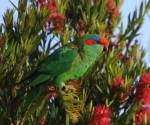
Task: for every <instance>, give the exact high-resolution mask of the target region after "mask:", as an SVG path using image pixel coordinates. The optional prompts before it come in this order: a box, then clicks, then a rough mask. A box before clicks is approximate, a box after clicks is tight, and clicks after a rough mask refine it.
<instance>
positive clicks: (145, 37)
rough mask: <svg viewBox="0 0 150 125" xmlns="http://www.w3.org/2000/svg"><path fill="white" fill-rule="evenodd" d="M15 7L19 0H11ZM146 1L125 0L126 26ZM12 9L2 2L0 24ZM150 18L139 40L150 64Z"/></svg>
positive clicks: (124, 14) (0, 3)
mask: <svg viewBox="0 0 150 125" xmlns="http://www.w3.org/2000/svg"><path fill="white" fill-rule="evenodd" d="M11 1H12V2H13V3H14V4H15V5H17V2H18V0H11ZM142 1H144V0H124V3H123V6H122V8H121V11H122V17H123V19H122V21H123V22H124V24H125V25H126V23H127V16H128V14H129V13H130V12H132V11H133V10H134V9H135V8H138V7H139V5H140V3H141V2H142ZM10 7H12V5H11V4H10V2H9V0H0V23H1V22H2V15H3V14H4V12H5V10H6V9H7V8H10ZM149 28H150V18H148V16H146V17H145V22H144V25H143V27H142V28H141V30H140V33H141V35H140V36H139V40H140V41H141V45H142V46H143V47H144V49H145V50H146V52H147V54H146V58H145V61H146V62H148V60H149V59H150V58H148V57H150V51H148V50H149V49H150V31H149Z"/></svg>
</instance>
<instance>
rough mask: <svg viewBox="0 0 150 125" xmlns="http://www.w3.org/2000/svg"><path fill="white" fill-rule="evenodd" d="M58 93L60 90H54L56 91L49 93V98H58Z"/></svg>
mask: <svg viewBox="0 0 150 125" xmlns="http://www.w3.org/2000/svg"><path fill="white" fill-rule="evenodd" d="M58 95H59V92H58V91H54V92H52V93H50V94H49V99H51V98H52V97H54V98H57V97H58Z"/></svg>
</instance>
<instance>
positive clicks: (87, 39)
mask: <svg viewBox="0 0 150 125" xmlns="http://www.w3.org/2000/svg"><path fill="white" fill-rule="evenodd" d="M81 40H82V41H83V42H84V44H86V45H95V44H99V45H102V46H107V45H109V41H108V40H107V39H105V38H102V37H101V36H100V35H99V34H87V35H84V36H83V37H82V38H81Z"/></svg>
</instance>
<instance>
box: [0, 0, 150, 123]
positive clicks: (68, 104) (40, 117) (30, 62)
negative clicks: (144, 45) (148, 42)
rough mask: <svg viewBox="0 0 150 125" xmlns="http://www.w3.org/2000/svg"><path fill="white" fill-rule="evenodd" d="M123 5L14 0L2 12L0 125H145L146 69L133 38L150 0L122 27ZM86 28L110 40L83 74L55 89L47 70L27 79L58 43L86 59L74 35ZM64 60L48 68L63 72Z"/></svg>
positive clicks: (149, 116) (149, 97)
mask: <svg viewBox="0 0 150 125" xmlns="http://www.w3.org/2000/svg"><path fill="white" fill-rule="evenodd" d="M11 3H12V2H11ZM121 5H122V0H19V2H18V5H17V6H16V5H14V4H13V3H12V6H13V7H14V9H13V10H12V9H8V10H7V11H6V12H5V13H4V16H3V19H4V21H3V23H2V24H0V114H1V117H0V124H1V125H7V124H8V125H10V124H11V125H75V124H76V125H121V124H122V125H132V124H135V125H148V124H150V88H149V84H150V73H149V69H148V68H147V66H146V65H145V64H144V63H143V57H144V55H145V53H144V50H142V49H141V47H140V45H139V40H138V38H137V36H138V35H139V29H140V28H141V26H142V24H143V21H144V17H145V15H146V14H147V12H148V11H149V9H150V0H147V1H146V2H142V3H141V4H140V8H139V9H135V10H134V11H133V13H130V14H129V16H128V19H127V20H128V23H127V26H125V25H124V24H122V25H120V24H121V23H120V20H121V18H122V17H121V14H120V13H121V12H120V7H121ZM116 28H117V29H119V31H118V33H116V32H115V29H116ZM85 34H98V35H99V34H100V35H101V37H102V39H101V40H102V41H101V43H103V45H107V46H104V48H103V50H102V52H100V53H98V51H96V50H94V49H93V52H92V53H93V54H98V55H99V56H98V58H97V59H96V61H95V62H94V63H93V64H92V66H91V67H90V68H89V69H88V70H87V72H86V73H85V74H84V75H83V76H82V77H81V78H79V79H68V81H67V82H66V83H61V84H62V85H63V87H62V88H61V89H60V88H56V84H55V83H56V81H55V78H51V77H50V75H53V74H55V72H54V73H51V74H49V72H46V71H47V69H44V70H42V71H40V73H44V76H45V75H46V78H49V80H47V81H46V82H43V79H45V77H43V75H41V77H40V78H39V79H38V81H40V84H38V85H35V86H31V83H32V80H33V79H34V78H37V75H38V74H36V73H37V70H39V69H38V66H39V65H41V63H42V62H43V61H45V59H48V58H47V57H48V56H49V55H50V54H54V53H53V52H54V51H55V50H56V49H57V48H60V47H61V48H70V49H75V50H77V51H76V52H77V53H78V55H79V56H77V58H76V59H80V61H81V60H86V59H87V57H85V56H83V55H84V54H85V51H84V50H83V44H81V43H80V40H79V39H80V38H81V37H83V36H84V35H85ZM135 39H137V40H135ZM89 41H91V42H92V43H93V41H92V40H89ZM108 41H109V42H108ZM94 42H95V41H94ZM140 42H141V41H140ZM108 43H109V45H108ZM89 44H91V43H89ZM94 44H95V43H94ZM88 47H89V46H88ZM68 55H69V54H68ZM54 57H55V58H51V60H53V59H54V60H55V59H56V60H57V58H58V57H57V54H56V55H55V56H54ZM90 57H91V58H92V56H90ZM70 58H72V55H71V56H70ZM65 59H66V58H65ZM51 60H48V62H47V64H50V62H49V61H51ZM87 61H89V60H87ZM66 62H67V59H66V60H63V61H62V62H60V64H61V65H62V67H61V68H59V69H58V67H56V66H55V67H54V66H53V68H56V69H58V70H60V71H63V68H64V67H66V66H68V65H67V63H66ZM76 62H78V61H76ZM76 62H72V63H71V62H69V63H70V67H71V66H74V69H75V65H74V64H76ZM87 63H89V62H87ZM78 64H79V63H78ZM68 67H69V66H68ZM81 69H82V68H81ZM45 70H46V71H45ZM77 72H79V71H77ZM71 74H74V72H72V73H71ZM56 76H57V75H56ZM68 76H69V75H68ZM68 76H67V77H68ZM63 77H66V76H63Z"/></svg>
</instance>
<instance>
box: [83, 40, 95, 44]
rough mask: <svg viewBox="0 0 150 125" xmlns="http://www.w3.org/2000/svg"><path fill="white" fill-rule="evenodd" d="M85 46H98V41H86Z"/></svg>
mask: <svg viewBox="0 0 150 125" xmlns="http://www.w3.org/2000/svg"><path fill="white" fill-rule="evenodd" d="M84 44H86V45H94V44H96V41H95V40H86V41H84Z"/></svg>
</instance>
